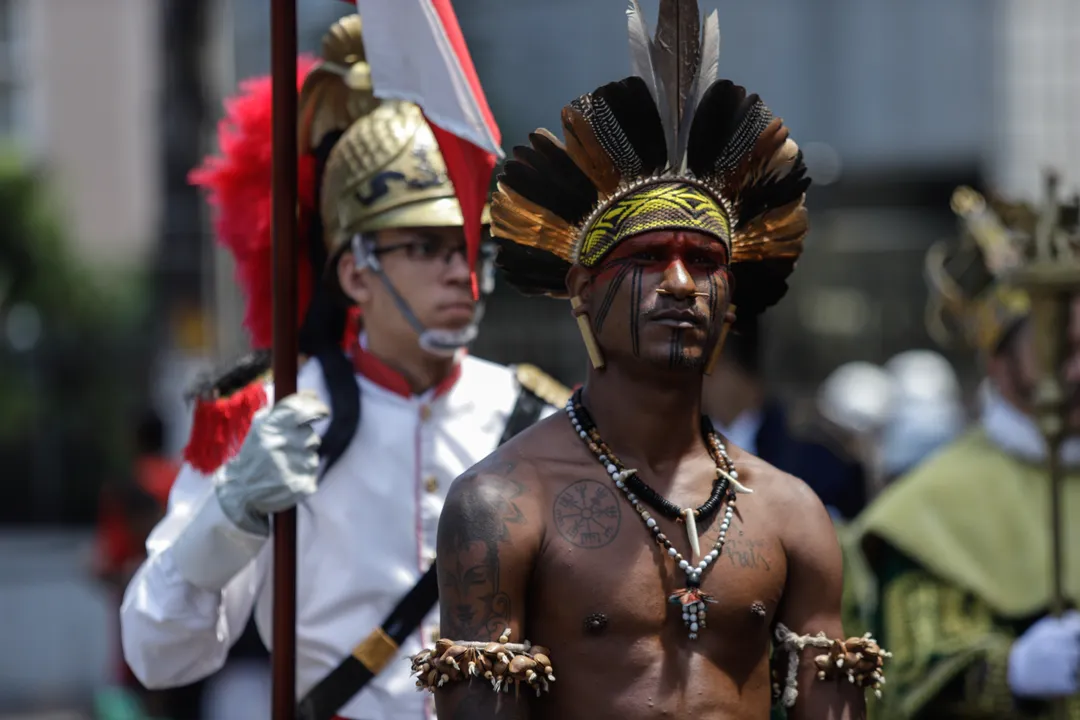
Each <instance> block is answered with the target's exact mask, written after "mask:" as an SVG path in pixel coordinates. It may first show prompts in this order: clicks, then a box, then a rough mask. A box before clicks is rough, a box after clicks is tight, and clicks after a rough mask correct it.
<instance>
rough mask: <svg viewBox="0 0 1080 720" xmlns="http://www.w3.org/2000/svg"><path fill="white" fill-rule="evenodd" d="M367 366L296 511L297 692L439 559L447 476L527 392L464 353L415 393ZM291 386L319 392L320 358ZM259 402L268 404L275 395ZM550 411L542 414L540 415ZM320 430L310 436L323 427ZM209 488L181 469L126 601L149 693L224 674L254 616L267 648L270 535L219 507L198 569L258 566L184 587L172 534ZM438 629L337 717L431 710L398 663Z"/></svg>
mask: <svg viewBox="0 0 1080 720" xmlns="http://www.w3.org/2000/svg"><path fill="white" fill-rule="evenodd" d="M361 352H363V351H361ZM362 359H363V362H358V363H357V366H358V367H359V368H360V372H359V373H358V374H357V375H356V381H357V383H358V384H359V386H360V392H361V421H360V426H359V429H358V431H357V433H356V437H355V438H354V440H353V442H352V444H351V445H350V446H349V447H348V449H347V450H346V451H345V453H344V454H343V455H342V456H341V458H340V459H339V460H338V462H337V464H336V465H334V466H333V467H332V468H331V469H330V470H329V471H328V472H327V473H326V474H325V476H324V477H323V479H322V481H321V484H320V486H319V489H318V491H317V492H316V493H315V495H313V496H312V497H311V498H310V499H309V500H307V501H306V502H304V503H303V504H301V505H300V506H299V507H298V509H297V568H298V570H297V639H296V642H297V646H296V647H297V668H296V672H297V697H298V698H301V697H303V696H304V694H305V693H306V692H307V691H308V690H309V689H310V688H312V687H313V686H314V685H316V684H317V683H318V682H319V681H320V680H321V679H322V678H323V677H324V676H325V675H327V674H328V673H329V672H330V671H331V670H332V669H334V668H335V667H336V666H337V665H338V664H339V663H340V662H341V661H342V660H343V659H344V658H345V657H347V656H348V655H349V653H350V652H351V651H352V649H353V647H354V646H355V645H356V644H357V643H358V642H359V641H360V640H362V639H364V638H365V637H366V636H367V635H368V633H370V632H371V631H372V630H373V629H374V628H376V627H377V626H379V625H380V624H381V623H382V621H383V620H384V618H385V616H386V615H387V614H388V613H389V612H390V610H391V609H393V607H394V605H395V604H396V602H397V601H398V600H399V599H400V598H401V597H402V596H403V595H404V594H405V593H406V592H407V591H408V590H409V589H410V588H411V587H412V586H413V585H414V584H415V583H416V582H417V580H419V579H420V577H421V575H422V574H423V573H424V571H425V570H427V568H428V567H429V566H430V565H431V563H432V562H433V561H434V559H435V538H436V530H437V527H438V522H439V513H440V512H441V510H442V506H443V501H444V500H445V498H446V493H447V489H448V488H449V486H450V483H451V481H452V480H453V479H454V478H455V477H457V476H458V475H460V474H461V473H462V472H464V471H465V470H466V469H468V468H469V467H471V466H472V465H474V464H475V463H476V462H478V461H479V460H481V459H483V458H484V457H485V456H487V455H488V454H490V453H491V452H492V451H493V450H494V449H495V448H496V447H497V445H498V443H499V440H500V438H501V437H502V435H503V431H504V429H505V427H506V424H507V420H508V418H509V416H510V414H511V411H512V409H513V408H514V406H515V404H516V402H517V399H518V396H519V394H520V393H521V392H522V390H521V386H520V384H519V383H518V381H517V378H516V375H515V372H514V371H513V370H512V369H510V368H507V367H504V366H501V365H496V364H493V363H490V362H487V361H484V360H480V359H477V358H473V357H470V356H465V357H464V358H463V359H462V361H461V363H460V366H459V367H460V373H458V374H455V378H453V379H452V380H451V381H450V382H447V383H444V386H443V387H440V388H436V389H434V390H432V391H429V392H427V393H426V394H424V395H422V396H415V395H411V394H410V393H409V392H408V390H407V386H405V384H404V380H403V379H402V378H401V377H400V375H397V374H396V373H395V372H394V371H393V370H391V369H389V368H388V367H387V366H386V365H384V364H382V363H380V362H379V361H378V360H376V359H375V358H374V356H371V355H367V356H366V357H364V358H362ZM297 387H298V389H300V390H314V391H316V392H318V393H319V394H320V396H322V397H323V398H324V399H325V398H326V392H327V391H326V387H325V385H324V380H323V374H322V371H321V368H320V366H319V365H318V363H317V362H316V361H313V360H312V361H309V362H307V363H306V364H305V365H304V367H303V368H302V369H301V371H300V373H299V377H298V382H297ZM267 397H271V398H272V397H273V391H272V388H268V389H267ZM327 404H329V403H327ZM553 411H554V408H553V407H551V406H547V407H545V409H544V412H543V413H542V415H548V414H550V413H551V412H553ZM327 423H328V421H324V423H323V424H322V426H321V427H318V426H317V427H316V429H317V430H318V431H319V432H324V431H325V427H326V424H327ZM212 484H213V479H212V478H211V477H207V476H204V475H202V474H200V473H199V472H197V471H196V470H194V469H193V468H191V467H190V466H187V465H185V466H184V469H183V470H182V471H181V472H180V475H179V477H178V478H177V480H176V483H175V485H174V487H173V490H172V494H171V497H170V501H169V509H168V513H167V516H166V517H165V518H164V519H163V520H162V521H161V522H160V523H159V524H158V526H157V527H156V528H155V529H154V530H153V532H152V533H151V535H150V537H149V539H148V541H147V553H148V559H147V560H146V562H145V563H144V564H143V565H142V567H141V568H140V569H139V570H138V572H137V573H136V575H135V576H134V578H133V579H132V581H131V584H130V585H129V586H128V588H127V592H126V593H125V596H124V602H123V605H122V608H121V611H120V616H121V617H120V619H121V629H122V638H123V648H124V656H125V657H126V659H127V661H128V664H129V665H130V666H131V668H132V670H133V671H134V673H135V675H136V676H137V677H138V678H139V680H141V681H142V682H143V683H144V684H145V685H146V686H148V687H150V688H160V687H173V686H179V685H184V684H188V683H191V682H194V681H196V680H198V679H201V678H204V677H206V676H208V675H210V674H212V673H214V672H215V671H217V670H218V669H220V668H221V667H222V665H223V664H224V662H225V659H226V656H227V654H228V651H229V648H230V647H231V646H232V644H233V643H234V642H235V641H236V640H237V639H238V638H239V636H240V634H241V633H242V632H243V630H244V627H245V625H246V623H247V621H248V618H249V617H250V614H251V612H252V610H253V609H254V612H255V619H256V623H257V625H258V628H259V632H260V635H261V636H262V638H263V641H264V642H265V643H266V644H267V646H268V647H269V646H270V640H271V628H272V620H271V618H272V613H273V607H272V602H273V600H272V588H273V581H272V550H271V548H272V543H271V542H270V541H269V540H268V539H266V538H261V537H257V536H253V535H249V534H247V533H245V532H243V531H241V530H239V529H237V528H236V527H235V526H233V525H232V524H231V523H230V521H229V520H228V519H227V518H225V516H224V515H223V514H222V513H221V512H220V509H218V510H217V511H216V515H215V514H214V512H211V513H209V514H210V515H211V516H212V518H213V519H212V522H213V523H216V524H217V527H216V528H214V529H213V532H214V534H215V535H216V536H218V537H219V538H220V539H219V541H217V542H218V544H217V545H216V546H215V552H214V553H212V554H213V557H207V558H206V563H210V564H212V563H214V562H215V561H216V560H217V559H218V558H219V557H220V558H227V557H229V556H232V557H236V556H237V554H243V553H247V555H246V556H244V557H252V558H254V559H253V560H252V561H251V562H250V563H248V564H247V565H246V567H244V569H243V570H242V571H241V572H240V573H239V574H237V575H235V576H233V577H232V580H231V581H230V582H229V583H228V585H227V586H226V587H225V589H224V590H223V591H221V592H212V591H208V590H205V589H202V588H200V587H197V586H195V585H193V584H191V583H189V582H187V581H186V580H185V579H184V577H182V576H181V575H180V573H179V571H178V569H177V563H176V562H175V559H174V555H173V554H172V549H173V548H172V543H173V540H174V538H175V537H176V535H177V534H178V532H179V531H180V530H181V529H183V528H184V527H185V526H186V525H187V523H188V522H189V521H190V520H191V518H192V517H193V515H194V514H195V511H196V510H198V509H199V508H200V507H202V504H203V503H212V505H213V506H214V507H217V501H216V496H215V495H214V493H213V489H212ZM217 548H220V553H218V552H217ZM224 561H225V560H222V562H224ZM233 562H234V565H235V560H234V561H233ZM437 623H438V609H437V608H436V609H435V610H434V611H433V612H432V613H431V614H430V615H429V616H428V617H427V618H426V619H425V621H424V623H423V625H422V627H421V628H420V630H419V631H418V632H414V633H413V635H412V636H411V637H410V638H409V639H408V640H407V641H406V642H405V643H404V644H403V645H402V646H401V648H400V649H399V651H398V657H397V658H394V660H392V661H391V662H390V663H389V665H388V666H387V667H386V669H384V670H383V672H382V673H381V674H379V675H378V676H377V677H376V678H375V679H374V680H373V681H372V682H370V683H369V684H368V685H367V686H366V687H365V688H364V690H363V691H362V692H360V693H359V694H357V695H356V696H355V697H353V699H352V700H351V701H350V702H349V703H348V704H347V705H346V706H345V707H343V708H342V709H341V711H340V713H339V714H340V716H341V717H343V718H350V719H352V720H390V719H392V718H408V719H409V720H418V719H420V718H423V717H425V715H433V713H432V708H431V707H430V705H429V702H428V698H429V697H430V695H429V694H428V693H420V692H417V690H416V687H415V684H414V679H413V678H411V677H410V674H409V663H408V662H407V661H406V658H408V657H409V656H410V655H413V654H414V653H416V652H418V651H419V650H420V649H421V644H422V643H423V644H430V643H431V642H433V640H434V639H435V638H436V635H437V632H438V630H437Z"/></svg>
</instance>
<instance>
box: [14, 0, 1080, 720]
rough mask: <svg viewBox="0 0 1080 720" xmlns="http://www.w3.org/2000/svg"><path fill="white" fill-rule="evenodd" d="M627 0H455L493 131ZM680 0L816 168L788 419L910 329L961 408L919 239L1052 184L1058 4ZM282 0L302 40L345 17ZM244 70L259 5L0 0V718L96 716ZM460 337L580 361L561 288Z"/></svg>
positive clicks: (502, 307)
mask: <svg viewBox="0 0 1080 720" xmlns="http://www.w3.org/2000/svg"><path fill="white" fill-rule="evenodd" d="M625 4H626V3H625V2H624V0H589V2H582V1H581V0H545V1H544V2H525V1H524V0H455V2H454V6H455V9H456V11H457V14H458V17H459V19H460V21H461V24H462V27H463V30H464V33H465V35H466V39H467V41H468V43H469V46H470V49H471V52H472V55H473V59H474V61H475V63H476V65H477V69H478V72H479V74H480V76H481V79H482V81H483V84H484V87H485V90H486V93H487V96H488V99H489V101H490V103H491V105H492V109H493V111H494V113H495V116H496V118H497V120H498V122H499V124H500V127H501V129H502V133H503V137H504V140H505V142H504V144H505V147H506V148H507V149H509V148H510V147H511V146H512V145H513V144H515V143H519V142H522V141H523V140H524V139H525V136H526V133H527V132H529V131H531V130H532V129H533V128H535V127H538V126H544V127H548V128H554V129H558V123H559V110H560V108H561V107H562V106H563V104H565V103H566V102H567V101H569V100H570V99H572V98H573V97H576V96H577V95H579V94H581V93H583V92H586V91H588V90H591V89H592V88H594V87H595V86H597V85H599V84H601V83H603V82H607V81H609V80H612V79H615V78H619V77H623V76H625V75H626V74H628V67H629V63H628V53H627V48H626V29H625V22H624V20H623V17H624V16H623V11H624V9H625ZM642 4H643V6H644V8H645V12H646V16H647V17H650V18H654V17H655V8H656V4H657V3H656V0H651V2H650V1H649V0H644V1H643V3H642ZM701 4H702V9H703V11H705V12H711V10H712V9H714V8H717V9H718V10H719V12H720V26H721V32H722V50H721V74H722V75H724V76H726V77H730V78H732V79H734V80H735V81H736V82H739V83H740V84H743V85H745V86H747V87H748V88H750V89H751V90H752V91H754V92H758V93H760V94H761V96H762V97H763V98H764V99H765V100H766V102H767V103H768V104H769V106H770V107H771V108H772V110H773V111H774V113H776V114H777V115H779V116H782V117H783V118H784V120H785V122H786V123H787V125H789V126H790V127H791V128H792V133H793V136H794V137H795V138H796V139H797V140H798V142H799V143H800V145H801V146H802V147H803V149H804V151H805V154H806V160H807V163H808V165H809V168H810V172H811V175H812V177H813V178H814V180H815V184H814V186H813V187H812V189H811V191H810V196H809V207H810V209H811V227H812V230H811V234H810V237H809V240H808V246H807V250H806V253H805V255H804V258H803V260H802V261H801V263H800V266H799V270H798V272H797V273H796V274H795V277H794V281H793V283H792V287H791V292H790V293H789V294H788V296H787V297H786V299H785V300H784V301H783V302H782V304H781V305H780V306H778V307H777V308H776V309H775V310H774V311H772V312H770V313H769V315H768V316H767V317H766V319H765V321H764V324H763V325H762V328H761V343H762V344H761V356H760V357H761V361H760V372H761V374H762V376H763V377H764V378H765V379H766V381H767V388H768V392H769V394H770V395H772V396H775V397H777V398H779V399H781V400H782V402H783V403H784V405H785V407H786V408H787V413H788V419H789V423H790V424H791V426H792V428H795V429H797V430H802V429H807V430H810V429H813V428H817V430H818V431H820V432H829V430H828V429H827V428H828V423H827V422H825V421H824V420H823V419H822V415H823V410H822V403H821V400H822V398H823V397H825V396H827V395H828V393H827V392H826V390H828V387H826V386H823V383H824V382H825V381H826V379H827V378H830V376H831V375H832V374H833V373H834V371H836V370H837V369H838V368H841V367H842V366H845V364H848V363H853V362H855V363H867V364H868V365H861V366H860V365H855V366H851V365H848V366H847V368H848V369H849V370H850V369H852V368H855V369H856V370H857V369H858V368H860V367H861V368H863V369H864V370H866V371H867V372H869V375H867V377H868V378H869V377H870V376H872V375H873V373H874V372H876V371H875V370H874V368H880V366H883V365H884V364H885V363H886V361H888V360H889V359H890V358H892V357H894V356H895V355H897V354H898V353H900V352H902V351H905V350H911V349H935V350H937V351H939V352H941V353H942V354H943V356H944V359H945V360H946V361H947V363H946V364H945V369H944V370H942V369H941V367H940V366H939V365H935V364H934V363H933V362H931V363H930V364H929V366H924V369H923V370H921V371H917V372H916V374H917V375H918V372H924V373H929V374H931V375H934V377H935V378H940V377H945V376H950V372H951V373H955V383H956V390H955V393H956V397H957V401H958V402H960V403H962V404H963V405H965V406H968V405H970V403H971V402H972V401H973V399H974V398H975V392H974V391H975V384H976V382H977V368H976V367H975V361H974V358H973V354H972V353H971V352H969V351H965V350H963V349H961V348H957V349H955V350H952V349H948V348H946V349H941V348H939V347H937V346H936V345H935V343H934V342H933V340H932V338H931V337H930V335H929V334H928V330H927V323H926V318H925V306H926V295H927V291H926V285H925V281H924V278H923V257H924V254H925V252H926V250H927V249H928V247H929V246H930V245H931V244H932V243H934V242H935V241H937V240H940V239H942V238H946V237H950V236H954V235H955V234H956V232H957V228H956V221H955V218H954V216H953V215H952V213H951V211H950V209H949V198H950V195H951V193H952V191H953V189H954V188H955V187H956V186H957V185H960V184H969V185H972V186H974V187H976V188H980V189H984V188H992V189H995V190H998V191H1001V192H1004V193H1007V194H1011V195H1014V196H1019V197H1022V198H1028V199H1034V198H1036V197H1037V196H1038V193H1039V188H1040V177H1041V176H1040V173H1041V172H1042V170H1043V169H1044V168H1046V167H1049V166H1050V165H1053V166H1055V167H1057V168H1059V169H1061V170H1062V171H1063V172H1064V173H1065V177H1064V181H1065V185H1066V189H1068V190H1072V189H1075V188H1076V186H1077V182H1078V181H1080V133H1078V132H1077V130H1076V127H1075V118H1076V117H1080V74H1078V73H1076V72H1075V69H1076V59H1075V58H1076V55H1075V50H1076V48H1077V47H1080V3H1077V2H1075V0H949V1H948V2H940V0H907V1H906V2H902V3H901V2H885V1H884V0H812V1H811V2H807V1H806V0H758V1H757V2H753V3H750V2H745V0H722V1H720V2H717V0H701ZM299 8H300V11H299V15H300V19H301V32H300V44H301V48H302V49H305V50H309V51H315V50H316V49H317V48H318V44H319V40H320V38H321V36H322V33H323V32H324V31H325V30H326V28H327V27H328V26H329V25H330V23H331V22H333V20H335V19H336V18H337V17H338V16H340V15H343V14H346V13H347V12H348V11H349V8H348V6H347V5H345V4H344V3H342V2H340V1H339V0H300V2H299ZM268 68H269V10H268V8H267V3H266V2H265V0H0V139H2V140H3V143H4V145H3V149H2V153H0V477H2V478H3V479H2V481H0V644H2V646H3V648H4V649H5V652H4V653H3V654H0V718H15V717H19V718H89V717H96V716H104V713H106V712H108V711H106V710H104V709H102V708H103V706H104V705H105V704H106V700H104V699H103V698H105V697H106V693H105V691H106V690H107V688H109V687H110V686H112V685H113V684H115V683H116V682H117V677H118V674H119V671H118V669H117V668H118V665H119V663H120V660H119V655H118V646H117V639H116V638H117V630H116V625H117V620H116V608H117V606H118V602H119V600H118V598H119V593H120V591H121V589H122V587H123V583H124V582H125V581H126V573H128V572H130V570H131V569H132V568H133V565H132V563H136V564H137V562H138V560H139V553H140V552H141V549H140V547H139V545H140V533H141V532H143V533H144V530H145V528H148V527H149V526H150V525H152V523H153V521H154V520H155V519H156V514H155V513H157V512H159V510H160V506H161V502H163V499H164V496H165V493H166V492H167V488H168V484H169V482H171V474H170V473H171V472H173V471H174V468H175V465H174V463H175V462H176V460H177V458H178V456H179V452H180V450H181V448H182V447H183V444H184V442H185V439H186V435H187V432H188V428H189V425H190V419H189V413H190V409H189V407H188V405H187V403H186V401H185V397H184V393H185V391H186V389H187V388H188V387H189V386H190V385H191V383H192V382H193V381H194V380H195V379H196V378H197V377H198V376H199V375H200V374H201V373H204V372H207V371H209V370H211V369H212V368H215V367H221V366H223V365H225V364H227V363H228V362H230V361H231V360H232V359H234V358H236V357H237V356H238V355H240V354H242V353H243V352H244V351H245V350H246V349H247V348H246V347H245V345H244V342H245V337H244V335H243V333H242V332H241V330H240V319H241V315H242V308H241V306H240V303H239V296H238V293H237V291H236V289H235V287H234V284H233V280H232V267H231V266H230V263H229V261H228V257H227V256H226V255H224V254H223V253H222V252H221V251H219V249H218V248H216V247H215V244H214V241H213V238H212V237H211V235H210V233H209V231H208V223H209V214H208V212H207V208H206V207H205V205H204V203H203V202H202V199H201V198H200V196H199V195H198V193H196V191H195V190H194V189H193V188H192V187H190V186H189V185H188V184H187V180H186V175H187V172H188V171H189V170H190V169H191V168H192V167H193V166H194V165H196V164H197V163H198V161H199V159H200V158H201V156H202V155H203V154H205V153H206V152H209V151H212V150H213V149H214V131H215V124H216V122H217V120H218V118H219V117H220V114H221V98H222V97H223V96H224V95H226V94H230V93H232V92H234V91H235V89H236V85H237V82H238V81H239V80H241V79H243V78H245V77H248V76H251V75H256V74H263V73H266V72H268ZM1070 173H1071V175H1070ZM526 318H527V322H526ZM474 352H475V353H476V354H478V355H480V356H482V357H486V358H490V359H493V360H497V361H500V362H531V363H534V364H536V365H539V366H541V367H543V368H544V369H545V370H547V371H549V372H551V373H552V374H554V375H556V376H557V377H558V378H559V379H560V380H562V381H563V382H564V383H567V384H573V383H576V382H578V381H580V380H581V379H582V378H583V377H584V370H585V367H586V366H585V363H586V358H585V354H584V351H583V347H582V344H581V342H580V339H579V337H578V335H577V331H576V328H575V326H574V325H573V323H572V321H571V319H570V315H569V311H568V308H567V307H566V306H565V304H562V303H556V302H547V301H543V300H525V299H522V298H520V297H517V296H516V295H515V294H514V292H513V291H512V290H510V289H508V288H505V287H503V288H500V289H499V290H497V291H496V293H495V296H494V298H493V300H492V301H491V302H490V304H489V310H488V312H487V315H486V317H485V320H484V325H483V330H482V333H481V338H480V340H479V341H478V342H477V343H476V344H475V347H474ZM927 367H929V368H930V369H926V368H927ZM942 373H944V374H942ZM879 374H880V373H879ZM856 375H857V373H856ZM874 377H876V376H874ZM864 382H870V383H871V384H872V380H870V379H865V378H864ZM935 382H943V383H944V385H943V386H942V387H947V388H950V389H949V390H948V392H953V390H952V389H951V388H952V387H953V385H952V384H951V383H952V382H953V381H952V380H949V379H948V378H946V380H940V379H938V380H935ZM830 387H831V386H830ZM860 387H861V386H860ZM866 387H869V386H866ZM836 392H841V391H840V390H837V391H836ZM867 392H869V391H867ZM841 394H843V393H842V392H841ZM860 396H861V397H863V398H864V399H865V398H869V397H870V395H867V394H865V393H863V394H862V395H860ZM871 399H872V398H871ZM867 402H869V403H870V404H871V405H873V403H872V402H870V400H867ZM875 412H878V409H875V408H874V407H869V408H864V414H865V416H866V417H865V418H864V420H865V426H866V427H868V428H870V427H876V424H877V423H879V420H880V418H878V417H877V416H876V415H874V413H875ZM824 414H825V415H826V416H827V415H828V412H827V411H826V412H825V413H824ZM833 420H834V421H835V420H836V418H833ZM837 423H839V424H843V423H842V422H839V421H836V422H834V423H833V424H834V425H835V424H837ZM822 428H826V429H825V430H822ZM834 430H835V428H834ZM834 435H838V433H834ZM847 439H849V440H850V438H847ZM864 450H865V448H863V447H862V446H859V447H855V448H854V449H852V452H853V453H855V454H856V455H858V453H860V452H863V451H864ZM860 457H861V458H862V459H863V460H866V461H867V462H869V463H870V464H871V465H872V464H873V462H874V460H873V459H872V458H873V457H877V456H873V455H862V456H860ZM867 458H871V459H869V460H867ZM873 474H874V473H871V474H870V475H871V476H873ZM868 482H869V483H870V484H871V487H870V489H869V491H868V492H869V493H870V494H872V493H873V483H872V482H871V481H869V480H868ZM117 517H121V518H123V520H122V521H119V520H116V518H117ZM110 518H111V519H110ZM192 712H193V713H194V711H192ZM95 713H96V714H95ZM114 715H115V716H117V717H119V716H120V715H116V714H115V713H114ZM181 716H183V717H188V716H186V715H176V714H174V717H181ZM190 717H196V715H195V714H192V715H190Z"/></svg>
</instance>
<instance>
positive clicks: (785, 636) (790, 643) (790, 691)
mask: <svg viewBox="0 0 1080 720" xmlns="http://www.w3.org/2000/svg"><path fill="white" fill-rule="evenodd" d="M776 640H777V649H780V650H784V651H785V652H786V653H787V663H788V667H787V675H786V677H785V678H784V681H783V685H782V686H781V684H780V678H779V676H778V674H777V673H776V672H775V671H774V674H773V696H774V698H776V699H779V700H780V701H781V703H782V704H783V706H784V707H791V706H793V705H794V704H795V700H796V698H797V697H798V695H799V690H798V675H799V661H800V660H801V658H802V651H803V650H804V649H805V648H808V647H812V648H820V649H822V650H825V652H823V653H822V654H820V655H817V656H815V657H814V664H815V665H816V666H817V679H818V680H837V679H840V678H847V681H848V682H849V683H852V684H854V685H858V686H859V687H861V688H868V689H871V690H873V691H874V695H876V696H877V697H879V698H880V697H881V686H882V685H884V684H885V670H884V668H885V658H888V657H892V653H890V652H888V651H887V650H885V649H884V648H882V647H881V646H880V645H878V644H877V641H876V640H874V638H873V637H872V636H871V635H870V633H866V634H865V635H863V636H862V637H851V638H848V639H847V640H830V639H829V638H827V637H825V633H818V634H817V635H796V634H795V633H793V632H792V631H791V630H789V629H788V628H787V627H785V626H784V624H783V623H778V624H777V626H776Z"/></svg>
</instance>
